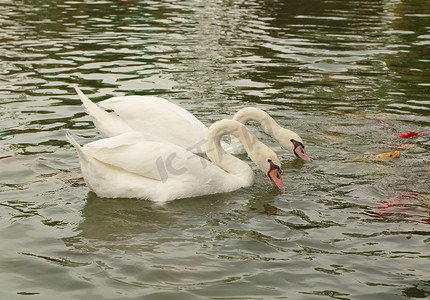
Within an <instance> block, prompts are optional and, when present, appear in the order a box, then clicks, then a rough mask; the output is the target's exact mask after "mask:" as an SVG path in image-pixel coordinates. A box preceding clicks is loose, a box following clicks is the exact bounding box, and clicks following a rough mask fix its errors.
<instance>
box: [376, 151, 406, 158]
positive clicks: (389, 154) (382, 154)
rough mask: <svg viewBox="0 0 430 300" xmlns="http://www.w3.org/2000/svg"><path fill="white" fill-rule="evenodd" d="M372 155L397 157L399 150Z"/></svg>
mask: <svg viewBox="0 0 430 300" xmlns="http://www.w3.org/2000/svg"><path fill="white" fill-rule="evenodd" d="M374 157H375V158H399V157H400V151H393V152H387V153H381V154H378V155H375V156H374Z"/></svg>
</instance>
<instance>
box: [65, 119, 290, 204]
mask: <svg viewBox="0 0 430 300" xmlns="http://www.w3.org/2000/svg"><path fill="white" fill-rule="evenodd" d="M224 135H233V136H235V137H236V138H238V139H239V140H240V141H241V142H242V143H243V144H244V147H245V150H246V151H247V153H248V155H249V157H250V158H251V160H252V161H253V162H254V163H255V164H256V165H257V166H258V168H259V169H260V170H262V171H263V172H264V173H265V174H267V176H268V177H269V178H270V180H271V181H272V183H273V184H274V185H275V186H276V187H277V188H279V189H281V190H284V189H285V186H284V184H283V182H282V178H281V176H280V174H281V170H280V167H279V166H280V161H279V159H278V157H277V156H276V154H275V153H274V152H273V151H272V150H271V149H270V148H269V147H267V146H266V145H264V144H263V143H261V142H260V141H259V140H258V139H257V138H256V137H255V136H254V135H253V134H252V133H251V132H250V131H249V130H248V129H247V128H246V127H245V126H244V125H243V124H241V123H239V122H237V121H233V120H221V121H218V122H215V123H214V124H212V126H211V127H210V128H209V130H208V132H207V138H206V149H207V155H208V157H209V159H210V160H211V161H208V160H205V159H203V158H202V157H200V156H198V155H196V154H193V153H192V152H190V151H188V150H185V149H184V148H182V147H180V146H178V145H175V144H173V143H170V142H168V141H165V140H163V139H161V138H159V137H155V136H153V135H149V134H145V133H142V132H127V133H124V134H120V135H117V136H114V137H111V138H105V139H101V140H98V141H95V142H92V143H89V144H87V145H85V146H83V147H82V146H80V145H79V144H78V143H77V142H76V141H75V140H74V139H73V137H72V136H71V135H70V134H69V133H67V138H68V139H69V141H70V143H71V144H72V145H73V146H74V147H75V148H76V149H77V152H78V155H79V160H80V165H81V169H82V174H83V176H84V179H85V181H86V183H87V185H88V186H89V188H90V189H91V190H92V191H94V192H95V193H96V194H97V195H98V196H99V197H109V198H142V199H149V200H152V201H156V202H163V201H169V200H174V199H180V198H187V197H195V196H202V195H208V194H216V193H223V192H231V191H234V190H237V189H240V188H242V187H248V186H250V185H252V184H253V182H254V173H253V171H252V169H251V168H250V167H249V166H248V164H246V163H245V162H243V161H241V160H240V159H238V158H237V157H235V156H233V155H231V154H229V153H227V152H226V151H225V150H224V149H223V148H222V146H221V144H220V141H221V138H222V137H223V136H224Z"/></svg>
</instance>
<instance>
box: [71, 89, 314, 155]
mask: <svg viewBox="0 0 430 300" xmlns="http://www.w3.org/2000/svg"><path fill="white" fill-rule="evenodd" d="M74 88H75V90H76V92H77V93H78V95H79V97H80V99H81V101H82V103H83V104H84V106H85V108H86V110H87V112H88V114H89V115H90V116H91V118H92V120H93V122H94V125H95V126H96V127H97V129H98V130H99V132H100V134H101V135H102V136H103V137H113V136H116V135H119V134H122V133H125V132H130V131H141V132H146V133H150V134H152V135H155V136H158V137H161V138H163V139H165V140H167V141H170V142H172V143H174V144H176V145H179V146H181V147H182V148H185V149H188V150H190V151H191V152H193V153H205V152H206V151H205V144H204V138H205V135H206V132H207V131H208V128H207V127H206V126H205V125H204V124H203V123H202V122H200V121H199V120H198V119H197V118H196V117H195V116H194V115H192V114H191V113H190V112H189V111H187V110H186V109H184V108H182V107H180V106H178V105H176V104H174V103H172V102H170V101H168V100H166V99H163V98H159V97H154V96H125V97H113V98H110V99H108V100H105V101H101V102H99V103H98V104H99V105H100V106H101V107H102V108H104V109H109V110H113V111H114V112H115V113H116V115H115V114H112V113H109V112H107V111H105V110H104V109H102V108H101V107H100V106H99V105H96V104H95V103H93V102H92V101H91V100H90V99H88V97H87V96H85V94H84V93H82V91H81V90H80V89H79V88H78V87H77V86H75V87H74ZM233 119H234V120H237V121H238V122H241V123H243V124H245V123H246V122H248V121H257V122H259V123H261V125H262V127H263V130H264V131H265V132H266V133H267V134H269V135H271V136H272V137H273V138H275V139H276V140H277V141H278V142H279V143H280V144H281V145H282V146H283V147H284V148H285V149H286V150H288V151H290V152H292V153H294V154H295V155H296V156H297V157H299V158H301V159H303V160H305V161H311V160H312V159H311V158H310V157H309V156H308V155H307V154H306V152H305V149H304V145H303V141H302V139H301V138H300V136H299V135H298V134H296V133H295V132H293V131H291V130H288V129H285V128H282V127H281V126H279V125H278V123H276V121H275V120H274V119H273V118H272V117H270V116H269V115H268V114H267V113H266V112H264V111H263V110H261V109H259V108H253V107H246V108H243V109H241V110H240V111H239V112H237V113H236V115H235V116H234V118H233ZM221 144H222V146H223V148H224V149H226V150H227V151H228V152H230V153H233V154H241V153H244V151H245V148H244V147H243V146H241V144H240V143H239V142H238V141H237V140H235V141H234V142H233V143H232V144H231V145H229V144H226V143H224V142H221Z"/></svg>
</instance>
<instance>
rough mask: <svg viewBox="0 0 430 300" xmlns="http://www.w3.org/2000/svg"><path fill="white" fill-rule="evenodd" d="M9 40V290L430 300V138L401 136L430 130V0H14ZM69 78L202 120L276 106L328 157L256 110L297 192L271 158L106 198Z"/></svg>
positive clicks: (4, 66) (5, 167) (3, 71)
mask: <svg viewBox="0 0 430 300" xmlns="http://www.w3.org/2000/svg"><path fill="white" fill-rule="evenodd" d="M0 40H1V43H0V103H1V106H0V124H1V126H0V151H1V153H0V158H1V159H0V240H1V245H2V246H1V247H2V251H1V252H2V255H1V258H0V266H1V273H0V291H1V292H0V294H1V295H2V298H4V299H21V298H22V299H59V298H60V297H61V298H64V299H329V298H334V299H390V300H392V299H409V298H426V297H430V275H429V272H428V264H429V258H430V248H429V246H430V200H429V196H430V186H429V174H430V152H429V150H430V136H429V135H426V134H421V135H420V136H418V137H416V138H411V139H400V138H398V137H397V134H398V133H401V132H409V131H414V132H423V133H429V132H430V118H429V116H430V2H429V1H427V0H410V1H402V0H370V1H359V0H355V1H343V0H320V1H317V0H308V1H299V0H288V1H287V0H285V1H281V0H266V1H263V0H248V1H244V0H230V1H227V0H214V1H199V0H185V1H171V0H160V1H133V0H132V1H125V0H123V1H119V0H116V1H115V0H100V1H98V0H94V1H92V0H91V1H72V0H70V1H69V0H57V1H53V0H44V1H28V0H19V1H8V0H0ZM72 84H78V85H79V86H80V87H81V88H82V90H83V91H84V92H85V93H86V94H87V95H88V96H89V97H90V98H91V99H92V100H94V101H95V102H97V101H100V100H104V99H107V98H109V97H112V96H122V95H133V94H136V95H158V96H162V97H164V98H166V99H169V100H171V101H173V102H174V103H177V104H179V105H181V106H182V107H184V108H186V109H187V110H189V111H190V112H191V113H193V114H194V115H195V116H196V117H198V118H199V119H200V120H202V122H203V123H205V124H206V125H210V124H212V123H213V122H214V121H216V120H219V119H222V118H230V117H231V116H232V115H233V114H234V113H235V112H236V111H238V110H239V109H240V108H242V107H246V106H256V107H260V108H262V109H264V110H265V111H267V112H268V113H269V114H270V115H271V116H273V118H274V119H275V120H276V121H277V122H278V123H279V124H281V125H282V126H284V127H286V128H289V129H292V130H294V131H295V132H297V133H299V134H300V135H301V137H302V138H303V140H304V142H305V145H306V149H307V152H308V153H309V154H310V155H311V156H312V157H313V158H314V162H312V163H306V162H302V161H299V160H297V159H296V158H295V157H294V156H292V155H291V154H290V153H287V152H285V151H284V150H283V149H282V148H281V146H280V145H279V144H277V143H275V141H273V140H272V139H270V138H269V137H267V136H265V135H264V134H262V133H261V131H260V130H259V128H258V126H257V125H256V124H250V126H249V127H250V128H251V129H252V130H253V131H254V132H256V134H257V136H258V137H259V138H260V139H261V140H262V141H264V142H265V143H266V144H268V145H270V147H272V149H274V150H275V151H276V152H277V153H278V155H279V157H280V158H281V160H282V168H283V170H284V173H283V178H284V182H285V184H286V186H287V189H286V191H284V192H282V193H280V192H278V191H276V190H275V189H274V188H273V187H272V186H271V184H270V182H269V181H268V180H267V178H266V176H265V175H264V174H262V173H261V172H260V171H258V170H257V169H255V171H256V172H255V173H256V183H255V185H253V186H252V187H249V188H244V189H241V190H238V191H236V192H233V193H228V194H218V195H212V196H206V197H199V198H192V199H182V200H176V201H172V202H168V203H167V204H165V205H163V206H160V205H154V203H152V202H150V201H145V200H138V199H102V198H99V197H97V196H96V195H95V194H94V193H92V192H90V191H89V189H88V188H87V186H86V185H85V183H84V181H83V179H82V177H81V176H80V168H79V161H78V157H77V154H76V151H75V150H74V149H73V148H72V147H71V146H70V145H69V143H68V142H67V141H66V139H65V136H64V130H66V129H67V130H70V131H71V133H72V134H73V135H74V136H75V137H76V139H77V140H78V141H79V142H80V143H81V144H85V143H87V142H90V141H93V140H96V139H98V138H100V136H99V134H98V133H97V131H96V130H95V128H94V126H93V124H92V122H91V120H90V118H89V117H88V116H87V115H86V113H85V112H84V109H83V107H82V106H81V104H80V101H79V98H78V97H77V95H76V94H75V92H74V90H73V88H72V87H71V85H72ZM375 118H381V119H375ZM395 150H399V151H400V152H401V156H400V158H397V159H386V160H379V159H375V158H372V155H375V154H379V153H384V152H389V151H395ZM243 158H244V157H243ZM244 159H246V158H244ZM246 160H247V161H249V159H246ZM253 168H255V166H253ZM387 201H388V202H387Z"/></svg>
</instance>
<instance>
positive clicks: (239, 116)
mask: <svg viewBox="0 0 430 300" xmlns="http://www.w3.org/2000/svg"><path fill="white" fill-rule="evenodd" d="M233 120H236V121H238V122H240V123H242V124H246V123H248V122H250V121H255V122H258V123H260V124H261V128H262V129H263V131H264V132H265V133H266V134H268V135H270V136H272V137H274V138H276V137H277V135H278V133H279V132H280V130H281V126H279V125H278V123H276V121H275V120H274V119H273V118H272V117H271V116H269V114H268V113H266V112H265V111H263V110H261V109H259V108H256V107H245V108H243V109H241V110H239V111H238V112H237V113H236V114H235V115H234V117H233Z"/></svg>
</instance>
